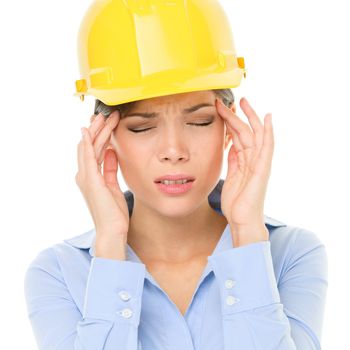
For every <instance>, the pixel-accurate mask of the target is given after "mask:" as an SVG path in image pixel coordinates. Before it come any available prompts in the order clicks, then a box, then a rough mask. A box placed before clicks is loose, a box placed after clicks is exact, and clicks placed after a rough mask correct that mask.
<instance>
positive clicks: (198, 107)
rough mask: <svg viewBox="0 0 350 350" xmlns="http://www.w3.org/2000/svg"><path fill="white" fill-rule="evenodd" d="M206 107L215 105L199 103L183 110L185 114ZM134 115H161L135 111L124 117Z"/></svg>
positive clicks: (149, 116) (146, 116)
mask: <svg viewBox="0 0 350 350" xmlns="http://www.w3.org/2000/svg"><path fill="white" fill-rule="evenodd" d="M204 107H215V106H214V105H212V104H210V103H200V104H198V105H195V106H192V107H189V108H185V109H184V110H183V111H182V112H183V113H185V114H190V113H193V112H195V111H197V110H198V109H200V108H204ZM133 116H138V117H143V118H156V117H158V116H159V113H155V112H153V113H141V112H135V113H131V114H127V115H125V116H124V118H127V117H133Z"/></svg>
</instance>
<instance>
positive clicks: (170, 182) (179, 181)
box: [161, 180, 187, 185]
mask: <svg viewBox="0 0 350 350" xmlns="http://www.w3.org/2000/svg"><path fill="white" fill-rule="evenodd" d="M186 182H187V180H176V181H172V180H163V181H161V183H162V184H165V185H174V184H178V185H179V184H185V183H186Z"/></svg>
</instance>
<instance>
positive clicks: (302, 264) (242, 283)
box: [208, 230, 328, 350]
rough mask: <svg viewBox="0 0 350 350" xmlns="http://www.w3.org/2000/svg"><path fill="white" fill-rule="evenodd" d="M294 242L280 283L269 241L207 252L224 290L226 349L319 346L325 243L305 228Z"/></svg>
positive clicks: (325, 274) (316, 348)
mask: <svg viewBox="0 0 350 350" xmlns="http://www.w3.org/2000/svg"><path fill="white" fill-rule="evenodd" d="M292 244H293V246H292V247H290V249H289V252H290V253H289V255H288V257H287V259H286V265H285V266H283V271H282V272H281V278H280V279H279V284H278V285H277V282H276V278H275V273H274V268H273V260H272V255H271V242H270V241H261V242H255V243H251V244H248V245H245V246H241V247H237V248H230V249H228V250H226V251H223V252H220V253H218V254H215V255H212V256H209V257H208V261H209V262H210V263H211V264H212V265H211V266H212V268H213V271H214V274H215V277H216V280H217V282H218V283H219V290H220V293H221V311H222V317H223V331H224V338H225V339H224V342H225V349H264V350H296V349H297V350H320V349H321V345H320V343H321V331H322V323H323V314H324V307H325V301H326V293H327V287H328V262H327V254H326V250H325V246H324V245H323V244H322V242H321V241H320V240H319V238H318V237H317V236H316V235H315V234H314V233H312V232H310V231H307V230H302V231H301V232H300V234H299V235H297V238H296V239H295V240H294V242H293V243H292Z"/></svg>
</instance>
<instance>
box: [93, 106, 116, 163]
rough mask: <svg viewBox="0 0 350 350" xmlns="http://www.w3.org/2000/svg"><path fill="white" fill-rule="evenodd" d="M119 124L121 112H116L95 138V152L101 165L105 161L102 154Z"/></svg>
mask: <svg viewBox="0 0 350 350" xmlns="http://www.w3.org/2000/svg"><path fill="white" fill-rule="evenodd" d="M118 122H119V112H118V111H115V112H113V113H112V114H111V115H110V116H109V117H108V119H107V121H106V122H105V125H104V126H103V128H102V129H101V131H100V132H99V133H98V135H97V136H96V138H95V142H94V151H95V155H96V160H97V161H99V163H100V162H102V160H103V158H102V157H101V153H102V151H103V149H104V148H105V147H106V146H107V144H108V143H109V140H110V137H111V133H112V131H113V130H114V129H115V127H116V126H117V124H118Z"/></svg>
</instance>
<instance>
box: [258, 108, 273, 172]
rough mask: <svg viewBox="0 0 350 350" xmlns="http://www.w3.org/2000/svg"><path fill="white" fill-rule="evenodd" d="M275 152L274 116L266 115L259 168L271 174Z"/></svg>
mask: <svg viewBox="0 0 350 350" xmlns="http://www.w3.org/2000/svg"><path fill="white" fill-rule="evenodd" d="M273 150H274V136H273V126H272V114H271V113H268V114H266V116H265V118H264V139H263V145H262V148H261V152H260V157H259V163H260V164H259V166H260V167H261V169H267V171H268V172H269V171H270V169H271V165H272V157H273Z"/></svg>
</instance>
